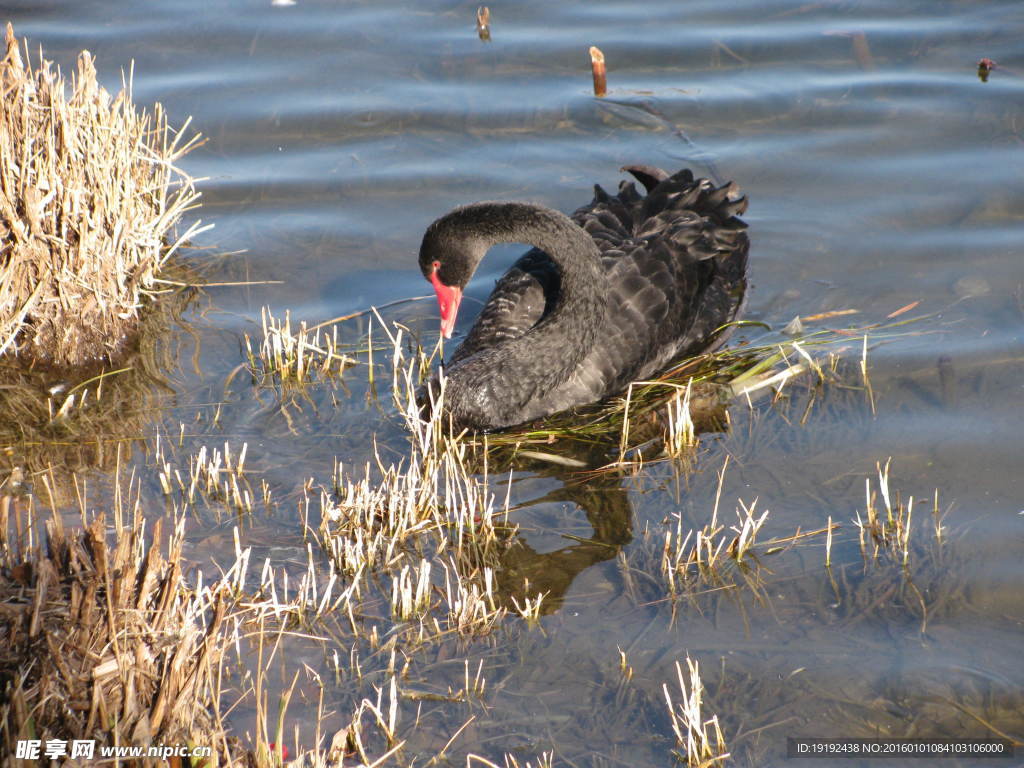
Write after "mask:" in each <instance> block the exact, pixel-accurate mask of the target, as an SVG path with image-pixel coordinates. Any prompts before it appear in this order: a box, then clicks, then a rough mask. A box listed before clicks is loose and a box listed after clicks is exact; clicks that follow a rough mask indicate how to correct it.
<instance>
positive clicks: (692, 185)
mask: <svg viewBox="0 0 1024 768" xmlns="http://www.w3.org/2000/svg"><path fill="white" fill-rule="evenodd" d="M624 170H628V171H630V172H631V173H632V174H633V176H634V177H635V178H636V179H637V180H638V181H640V182H641V184H643V185H644V187H645V188H646V190H647V194H646V195H642V194H640V193H639V192H638V191H637V189H636V187H635V185H634V184H633V183H632V182H627V181H623V182H621V183H620V185H619V191H618V194H616V195H609V194H608V193H607V192H605V191H604V190H603V189H602V188H601V187H600V186H595V188H594V199H593V200H592V201H591V203H590V204H589V205H586V206H583V207H582V208H580V209H579V210H577V211H576V212H575V213H574V214H573V215H572V219H573V221H575V222H576V223H577V224H578V225H580V226H581V227H582V228H583V229H584V230H586V231H587V232H588V233H589V234H590V236H591V238H592V239H593V240H594V242H595V244H596V245H597V247H598V249H599V251H600V252H601V257H602V262H603V267H604V272H605V276H606V278H607V281H608V287H609V291H610V296H609V302H608V312H607V314H606V316H605V317H604V318H598V319H595V318H575V319H574V320H575V322H576V323H577V324H581V323H587V322H600V323H601V332H600V333H599V334H598V341H597V344H596V345H595V346H594V348H593V349H592V350H591V352H590V353H589V354H588V355H587V356H586V357H585V358H584V359H583V361H582V362H581V363H580V364H579V365H577V367H576V369H575V372H574V373H573V375H571V376H570V377H569V378H568V379H567V380H566V381H565V382H564V383H563V384H561V385H560V386H558V387H556V388H555V389H553V390H552V391H550V392H548V393H545V394H543V395H542V396H541V397H539V398H537V400H536V401H535V403H534V404H533V406H532V407H531V408H530V409H529V412H524V413H523V418H522V421H527V420H530V419H533V418H537V417H538V416H543V415H546V414H548V413H554V412H556V411H560V410H564V409H565V408H569V407H571V406H573V405H579V404H582V403H588V402H593V401H596V400H599V399H601V398H603V397H606V396H608V395H611V394H615V393H618V392H621V391H622V390H624V389H625V388H626V387H627V386H628V385H629V383H630V382H632V381H636V380H640V379H645V378H648V377H650V376H652V375H654V374H656V373H658V372H659V371H660V370H662V369H664V368H665V367H666V366H667V365H668V364H669V363H671V362H672V361H673V360H677V359H680V358H683V357H686V356H691V355H694V354H697V353H699V352H703V351H707V350H710V349H714V348H716V347H718V346H720V345H721V344H722V343H723V342H724V341H725V340H726V338H728V336H729V333H730V331H731V329H730V328H728V327H725V328H723V326H727V325H728V324H729V323H730V322H731V321H732V320H734V319H735V318H736V317H737V315H738V314H739V313H740V311H741V310H742V308H743V303H744V295H745V291H746V278H745V274H746V266H747V253H748V250H749V241H748V238H747V235H746V232H745V229H746V224H744V223H743V222H742V221H741V220H740V219H739V218H737V214H740V213H742V212H743V211H745V210H746V207H747V201H746V198H745V197H735V196H734V189H735V188H734V187H733V186H732V185H726V186H723V187H719V188H715V187H714V185H713V184H712V183H711V182H710V181H708V180H707V179H696V180H695V179H694V178H693V174H692V173H691V172H690V171H689V170H682V171H679V172H678V173H676V174H674V175H672V176H669V175H668V174H666V173H665V172H664V171H661V170H660V169H657V168H651V167H647V166H632V167H627V168H625V169H624ZM559 290H560V278H559V273H558V270H557V268H556V267H555V265H554V263H553V262H552V260H551V258H550V257H549V256H548V255H547V254H546V253H544V252H543V251H540V250H538V249H536V248H534V249H532V250H530V251H529V252H527V253H526V254H524V255H523V256H522V257H521V258H520V259H519V260H518V261H516V262H515V264H513V266H512V267H511V268H510V269H509V271H508V272H506V273H505V275H504V276H503V277H502V278H501V279H500V280H498V282H497V284H496V286H495V289H494V292H493V293H492V294H491V296H490V298H489V299H488V301H487V304H486V305H485V306H484V308H483V309H482V310H481V312H480V315H479V317H478V318H477V320H476V322H475V323H474V325H473V327H472V329H471V330H470V331H469V334H468V335H467V337H466V339H465V341H464V342H463V343H462V345H461V346H460V347H459V348H458V349H457V350H456V351H455V353H454V355H453V356H452V359H451V361H450V363H449V368H450V369H455V368H457V366H458V363H459V361H462V360H466V359H468V358H471V357H473V356H474V355H476V354H477V353H479V352H481V351H483V350H485V349H489V348H492V347H496V346H499V345H501V344H503V343H505V342H508V341H510V340H512V339H516V338H519V337H521V336H524V335H525V334H527V333H529V331H530V329H531V328H533V327H534V326H535V325H536V324H537V323H538V322H540V321H541V320H542V319H543V318H544V317H545V316H546V315H547V314H548V313H549V312H550V311H551V309H552V307H553V305H554V301H555V299H556V297H557V296H558V292H559ZM572 336H573V331H572V327H571V326H570V327H568V328H567V329H566V334H565V339H564V343H565V344H572V343H573V338H572ZM541 352H543V350H538V354H540V353H541ZM524 375H527V374H526V372H524Z"/></svg>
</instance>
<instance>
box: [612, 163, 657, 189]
mask: <svg viewBox="0 0 1024 768" xmlns="http://www.w3.org/2000/svg"><path fill="white" fill-rule="evenodd" d="M619 170H620V171H626V172H627V173H629V174H631V175H632V176H633V178H634V179H636V180H637V181H639V182H640V183H641V184H643V185H644V189H645V190H647V193H648V194H650V193H651V192H652V191H653V190H654V188H655V187H657V186H658V185H659V184H661V182H663V181H664V180H665V179H667V178H669V175H668V174H667V173H666V172H665V171H663V170H661V168H658V167H656V166H653V165H624V166H622V167H621V168H619Z"/></svg>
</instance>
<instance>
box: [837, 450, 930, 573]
mask: <svg viewBox="0 0 1024 768" xmlns="http://www.w3.org/2000/svg"><path fill="white" fill-rule="evenodd" d="M891 463H892V458H889V460H888V461H886V462H885V466H884V467H883V466H882V464H881V463H878V464H876V465H875V468H876V469H877V470H878V492H879V493H880V494H881V496H882V502H883V504H884V505H885V511H884V515H883V513H882V511H881V510H879V509H878V507H877V506H876V502H877V495H876V494H875V493H874V492H873V491H872V490H871V478H870V477H868V478H865V479H864V497H865V511H864V518H863V519H862V518H861V516H860V512H858V513H857V518H856V520H854V524H855V525H856V526H857V530H858V533H859V540H860V551H861V555H862V556H863V557H864V559H865V560H877V559H878V556H879V554H880V553H882V552H885V553H888V555H889V556H890V557H891V558H893V559H894V560H897V561H898V562H900V563H901V564H902V565H903V566H906V565H907V564H908V562H909V560H910V550H911V521H912V520H913V516H914V497H913V496H911V497H910V498H909V499H907V501H906V502H904V501H903V500H902V498H901V495H900V494H899V493H898V492H897V493H896V494H895V495H893V494H892V493H891V492H890V491H889V465H890V464H891ZM931 517H932V528H933V530H934V533H935V541H936V542H937V543H938V544H940V545H941V544H942V537H943V533H944V530H945V529H944V527H943V525H942V516H941V514H940V512H939V491H938V489H936V490H935V495H934V497H933V499H932V509H931Z"/></svg>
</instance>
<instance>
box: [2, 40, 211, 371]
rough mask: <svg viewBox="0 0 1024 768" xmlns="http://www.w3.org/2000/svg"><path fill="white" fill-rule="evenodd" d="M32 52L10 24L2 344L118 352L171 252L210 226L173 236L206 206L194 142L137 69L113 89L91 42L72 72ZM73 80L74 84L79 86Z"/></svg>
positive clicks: (64, 359) (77, 358)
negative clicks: (150, 104)
mask: <svg viewBox="0 0 1024 768" xmlns="http://www.w3.org/2000/svg"><path fill="white" fill-rule="evenodd" d="M25 60H26V61H25V63H23V60H22V56H21V52H20V51H19V47H18V42H17V40H16V39H15V37H14V30H13V28H12V27H11V25H10V24H8V25H7V38H6V55H5V57H4V59H3V62H2V63H0V82H2V84H3V109H2V110H0V176H2V182H3V188H4V190H5V192H6V194H5V197H4V203H3V206H2V210H0V234H2V235H3V248H2V250H0V354H4V353H16V354H18V355H19V356H21V357H23V358H26V359H28V360H37V361H47V362H52V363H55V364H57V365H59V366H77V365H81V364H83V363H90V362H93V361H102V360H114V359H116V358H117V357H119V356H120V355H121V353H122V352H123V351H124V350H125V349H127V348H128V346H129V341H130V339H131V338H133V337H134V336H135V332H136V330H137V328H138V325H139V322H140V318H141V317H142V315H143V313H144V311H145V310H146V308H147V307H148V306H149V305H150V304H151V303H152V301H153V300H154V298H155V297H156V296H157V294H159V293H160V292H161V291H163V290H166V289H167V286H166V285H164V284H162V282H161V279H160V275H161V273H162V271H163V269H164V266H165V265H166V264H167V262H168V260H169V259H171V257H172V256H173V255H174V254H175V252H176V251H177V250H178V249H179V248H180V247H181V245H182V244H183V243H184V242H186V241H187V240H188V239H189V238H191V237H193V236H194V235H196V234H198V233H199V232H201V231H202V230H203V229H204V228H203V226H202V225H201V223H200V222H199V221H198V220H197V221H195V222H193V223H191V224H190V225H189V226H188V227H187V228H186V229H185V231H184V232H183V233H181V234H180V235H175V234H172V233H173V230H174V227H175V225H176V224H177V223H178V222H179V220H180V219H181V217H182V215H183V214H185V213H186V212H188V211H190V210H193V209H195V208H196V207H197V206H198V200H199V193H198V192H197V191H196V189H195V180H194V179H192V178H191V177H190V176H189V175H188V174H187V173H185V172H184V171H182V170H180V169H179V168H178V167H177V166H176V163H177V162H178V160H180V159H181V157H182V156H183V155H185V154H186V153H187V152H189V151H191V150H192V149H194V148H195V147H196V146H198V144H199V141H200V137H199V135H198V134H196V135H193V136H191V137H190V138H186V131H187V128H188V122H187V121H186V123H185V125H184V126H182V128H181V129H179V130H177V131H174V130H173V129H171V127H170V125H169V123H168V120H167V115H166V114H165V113H164V111H163V108H162V107H161V106H160V105H159V104H157V105H155V106H154V108H153V112H152V113H151V114H150V113H147V112H145V111H141V112H140V111H138V110H137V109H136V107H135V105H134V103H133V102H132V93H131V78H130V76H129V77H128V79H127V81H126V82H125V83H124V86H123V89H122V91H121V92H120V93H119V94H118V95H117V96H115V97H111V95H110V94H109V93H108V92H107V91H106V90H105V89H104V88H102V87H101V86H100V85H99V83H98V81H97V77H96V68H95V65H94V63H93V58H92V56H91V55H90V54H89V53H88V52H87V51H83V52H82V54H81V55H80V56H79V58H78V64H77V71H76V72H75V74H74V76H73V77H72V78H71V82H70V83H68V82H67V81H65V79H64V78H63V76H62V75H61V73H60V71H59V70H55V69H54V68H53V65H52V64H51V63H50V62H48V61H45V60H40V61H39V63H38V65H37V67H36V68H35V70H33V69H32V66H31V60H30V57H29V56H28V50H27V44H26V56H25ZM69 91H70V95H69V93H68V92H69Z"/></svg>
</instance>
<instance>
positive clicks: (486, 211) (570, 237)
mask: <svg viewBox="0 0 1024 768" xmlns="http://www.w3.org/2000/svg"><path fill="white" fill-rule="evenodd" d="M498 243H527V244H529V245H533V246H535V247H537V248H539V249H540V250H542V251H544V252H545V253H547V254H548V255H549V256H550V257H551V259H552V261H554V263H555V265H556V267H557V268H558V271H559V273H560V280H561V290H560V292H559V296H558V299H557V301H556V303H555V306H554V308H553V310H552V312H550V313H549V315H548V317H547V318H546V320H545V322H544V323H543V325H545V326H547V325H551V324H553V323H557V322H558V319H559V316H560V315H563V314H567V313H569V312H578V313H580V316H581V317H584V318H586V317H591V316H592V315H591V314H590V309H591V308H592V307H593V306H594V304H595V303H598V302H603V299H604V296H605V294H606V292H607V285H606V281H605V277H604V274H603V272H602V270H601V259H600V252H599V251H598V249H597V246H596V245H594V241H593V239H591V237H590V235H589V234H587V233H586V232H585V231H584V230H583V229H582V228H581V227H579V226H578V225H577V224H576V223H575V222H573V220H572V219H570V218H569V217H568V216H566V215H565V214H564V213H560V212H559V211H556V210H553V209H551V208H546V207H544V206H542V205H536V204H533V203H506V202H483V203H473V204H471V205H465V206H462V207H460V208H456V209H455V210H453V211H452V212H451V213H449V214H448V215H446V216H444V217H442V218H440V219H438V220H437V221H436V222H434V224H432V225H431V227H430V229H428V230H427V234H426V236H425V237H424V243H423V248H424V249H428V248H433V249H436V250H437V252H438V253H448V254H462V257H463V258H464V259H465V261H466V262H467V264H466V267H467V269H468V274H467V275H466V279H467V280H468V278H469V276H470V275H471V274H472V273H473V272H474V271H476V268H477V265H478V264H479V263H480V260H481V259H483V257H484V256H485V255H486V253H487V251H488V250H489V249H490V248H491V246H494V245H497V244H498ZM586 325H588V326H589V327H590V328H594V327H595V326H596V325H597V324H596V323H587V324H586ZM541 330H542V329H541V328H540V327H538V328H537V329H535V331H537V332H539V331H541ZM577 341H578V342H582V343H583V344H584V346H586V347H588V348H589V346H590V343H592V339H579V340H577Z"/></svg>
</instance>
